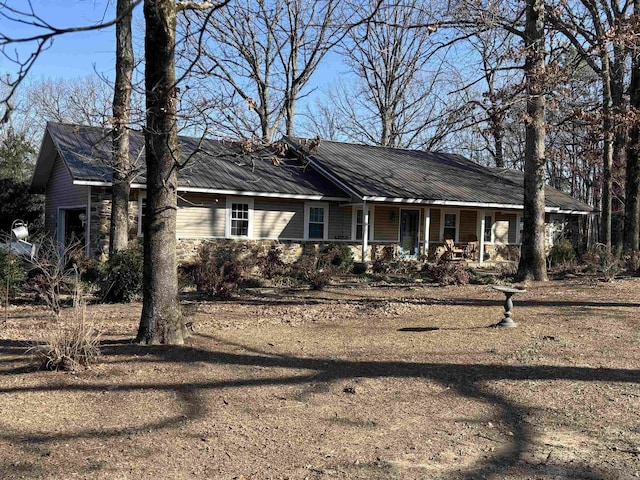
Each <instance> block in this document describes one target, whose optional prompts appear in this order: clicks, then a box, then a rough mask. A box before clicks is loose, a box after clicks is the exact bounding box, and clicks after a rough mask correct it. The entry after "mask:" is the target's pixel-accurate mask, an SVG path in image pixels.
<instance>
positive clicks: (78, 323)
mask: <svg viewBox="0 0 640 480" xmlns="http://www.w3.org/2000/svg"><path fill="white" fill-rule="evenodd" d="M73 303H74V309H73V313H72V315H71V317H70V318H69V319H68V321H66V322H64V323H60V324H58V325H57V326H56V329H55V330H53V331H52V332H51V333H50V334H49V335H48V337H47V338H46V340H45V342H44V343H43V344H41V345H36V346H34V347H33V348H31V349H30V353H31V354H33V355H35V357H36V360H37V362H38V364H39V365H40V366H41V367H42V368H43V369H45V370H63V371H74V370H77V369H79V368H81V367H83V368H86V367H89V365H90V364H91V363H94V362H95V360H96V359H97V358H98V357H99V356H100V348H99V344H100V335H101V334H100V332H99V331H98V330H97V329H96V328H95V327H94V326H93V325H92V324H91V323H90V322H87V321H86V319H85V311H86V309H85V302H84V299H83V298H82V293H81V288H80V283H78V284H76V289H75V292H74V302H73Z"/></svg>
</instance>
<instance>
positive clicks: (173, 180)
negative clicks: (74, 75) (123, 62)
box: [136, 0, 229, 345]
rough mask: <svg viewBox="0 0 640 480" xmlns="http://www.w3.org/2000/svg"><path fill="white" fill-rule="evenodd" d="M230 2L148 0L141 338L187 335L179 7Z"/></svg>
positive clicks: (177, 340)
mask: <svg viewBox="0 0 640 480" xmlns="http://www.w3.org/2000/svg"><path fill="white" fill-rule="evenodd" d="M228 2H229V0H222V1H221V2H219V3H217V4H212V3H210V2H201V3H200V2H188V1H184V2H180V3H178V4H176V2H175V0H145V2H144V18H145V23H146V31H145V92H146V107H147V108H146V111H147V122H146V126H145V129H144V133H145V161H146V166H147V204H146V208H147V212H146V215H145V219H144V224H143V232H144V272H143V285H142V291H143V303H142V315H141V318H140V325H139V327H138V335H137V337H136V341H137V342H144V343H153V344H155V343H162V344H172V345H179V344H183V343H184V339H185V336H186V335H187V330H186V329H185V326H184V323H183V322H182V314H181V312H180V302H179V299H178V269H177V267H178V262H177V257H176V214H177V207H178V196H177V189H178V170H179V168H180V165H181V161H180V154H179V151H178V129H177V96H178V85H177V82H176V74H175V45H176V43H175V41H176V21H177V18H176V13H177V11H178V9H179V8H180V9H188V8H194V9H198V8H201V9H207V11H208V12H209V13H215V12H216V11H217V10H218V9H220V8H222V7H223V6H224V5H226V4H227V3H228Z"/></svg>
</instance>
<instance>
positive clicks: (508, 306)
mask: <svg viewBox="0 0 640 480" xmlns="http://www.w3.org/2000/svg"><path fill="white" fill-rule="evenodd" d="M491 288H493V289H494V290H497V291H499V292H502V293H504V295H505V297H506V298H505V300H504V318H503V319H502V320H501V321H500V323H498V324H497V325H496V327H507V328H509V327H515V326H516V325H517V323H516V322H514V321H513V320H512V319H511V310H512V309H513V300H511V297H513V296H514V295H515V294H516V293H524V292H526V290H525V289H524V288H513V287H507V286H505V285H494V286H492V287H491Z"/></svg>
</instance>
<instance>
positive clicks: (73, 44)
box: [0, 0, 141, 78]
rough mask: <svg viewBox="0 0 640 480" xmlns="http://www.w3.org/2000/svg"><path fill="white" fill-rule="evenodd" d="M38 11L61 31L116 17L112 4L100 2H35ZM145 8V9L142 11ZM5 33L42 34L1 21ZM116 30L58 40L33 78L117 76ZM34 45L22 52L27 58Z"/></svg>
mask: <svg viewBox="0 0 640 480" xmlns="http://www.w3.org/2000/svg"><path fill="white" fill-rule="evenodd" d="M9 4H10V5H13V6H15V7H16V8H23V9H24V8H25V7H26V2H25V1H24V0H13V1H11V2H9ZM32 4H33V8H34V11H35V12H36V13H37V14H38V15H39V16H40V17H42V18H43V19H45V20H46V21H47V22H49V23H50V24H51V25H53V26H54V27H57V28H68V27H81V26H86V25H92V24H97V23H100V22H102V21H105V20H111V19H113V17H114V15H115V14H114V9H113V5H110V2H104V1H97V0H75V1H74V0H71V1H69V0H34V1H33V2H32ZM140 8H141V7H140ZM0 28H1V29H2V31H3V32H4V33H6V34H8V35H10V36H12V37H24V36H28V35H33V34H34V33H37V32H38V30H36V29H34V28H32V27H28V26H22V25H19V24H17V23H15V22H10V21H9V20H6V19H2V20H0ZM114 37H115V27H111V28H105V29H103V30H96V31H91V32H78V33H70V34H65V35H61V36H58V37H56V38H55V39H54V41H53V45H52V46H51V48H49V49H48V50H47V51H45V52H44V53H43V54H42V55H41V56H40V58H39V59H38V60H37V62H36V64H35V65H34V67H33V69H32V70H31V72H30V76H31V77H32V78H34V77H42V76H44V77H52V78H59V77H62V78H69V77H71V78H73V77H80V76H84V75H87V74H91V73H92V72H93V71H94V68H95V70H96V71H97V72H98V73H100V74H102V75H105V76H107V77H111V76H112V75H113V64H114V61H115V60H114V50H115V38H114ZM32 50H33V45H29V44H25V45H24V46H22V47H21V50H19V51H20V52H21V53H23V54H26V53H28V52H30V51H32ZM13 68H14V67H13V65H12V64H11V63H10V62H9V61H8V60H6V59H2V61H1V63H0V69H1V70H3V71H4V72H7V71H9V72H11V71H12V70H13Z"/></svg>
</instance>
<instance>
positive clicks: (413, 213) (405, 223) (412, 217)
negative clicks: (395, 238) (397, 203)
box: [400, 210, 420, 257]
mask: <svg viewBox="0 0 640 480" xmlns="http://www.w3.org/2000/svg"><path fill="white" fill-rule="evenodd" d="M419 228H420V211H419V210H400V254H401V255H402V256H404V257H417V256H418V231H419Z"/></svg>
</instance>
